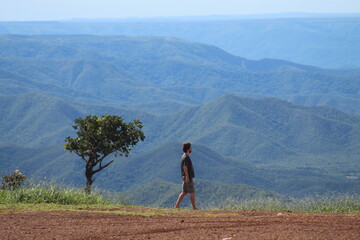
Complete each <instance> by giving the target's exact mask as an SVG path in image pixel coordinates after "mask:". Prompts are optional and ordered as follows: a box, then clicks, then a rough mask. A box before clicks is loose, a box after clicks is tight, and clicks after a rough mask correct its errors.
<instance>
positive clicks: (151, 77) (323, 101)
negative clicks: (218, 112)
mask: <svg viewBox="0 0 360 240" xmlns="http://www.w3.org/2000/svg"><path fill="white" fill-rule="evenodd" d="M0 73H1V75H0V80H1V82H0V83H1V88H0V93H1V94H8V93H9V92H10V93H12V94H19V93H26V92H36V91H38V92H43V93H46V94H50V95H53V96H57V97H66V98H67V99H74V100H76V101H79V102H86V103H96V104H103V103H105V104H107V105H114V106H124V104H126V106H127V107H128V108H132V109H139V110H142V111H147V112H153V113H154V112H155V113H160V114H163V113H171V112H177V111H179V110H181V109H184V108H186V107H188V106H195V105H199V104H203V103H205V102H207V101H209V100H213V99H216V98H218V97H220V96H223V95H226V94H237V95H241V96H250V97H266V96H273V97H277V98H281V99H284V100H288V101H291V102H294V103H298V104H305V105H329V106H332V107H336V108H338V109H340V110H343V111H347V112H352V113H359V112H360V108H359V106H360V98H359V89H360V84H359V81H360V80H359V79H360V77H359V76H360V69H352V70H326V69H321V68H316V67H311V66H306V65H300V64H296V63H292V62H287V61H282V60H273V59H264V60H259V61H253V60H248V59H245V58H242V57H237V56H234V55H231V54H229V53H227V52H225V51H223V50H221V49H219V48H217V47H214V46H209V45H204V44H199V43H194V42H186V41H183V40H179V39H174V38H157V37H147V38H139V37H136V38H131V37H118V36H113V37H99V36H24V35H2V36H0Z"/></svg>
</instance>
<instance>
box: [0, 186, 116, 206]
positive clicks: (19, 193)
mask: <svg viewBox="0 0 360 240" xmlns="http://www.w3.org/2000/svg"><path fill="white" fill-rule="evenodd" d="M17 203H30V204H39V203H54V204H62V205H67V204H73V205H79V204H110V202H109V201H107V200H105V199H104V198H103V197H102V196H101V195H100V194H98V193H93V194H86V193H85V192H84V191H83V190H81V189H78V188H71V187H66V186H60V185H56V184H51V183H37V184H34V183H32V184H29V185H27V186H25V187H19V188H16V189H13V190H0V204H5V205H9V204H17Z"/></svg>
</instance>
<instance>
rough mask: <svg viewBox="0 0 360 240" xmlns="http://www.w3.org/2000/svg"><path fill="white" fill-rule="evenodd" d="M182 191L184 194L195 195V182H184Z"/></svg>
mask: <svg viewBox="0 0 360 240" xmlns="http://www.w3.org/2000/svg"><path fill="white" fill-rule="evenodd" d="M182 191H183V192H186V193H193V192H195V188H194V182H193V181H190V182H189V183H185V181H183V185H182Z"/></svg>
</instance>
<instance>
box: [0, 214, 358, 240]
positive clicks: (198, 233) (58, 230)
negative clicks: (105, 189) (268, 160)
mask: <svg viewBox="0 0 360 240" xmlns="http://www.w3.org/2000/svg"><path fill="white" fill-rule="evenodd" d="M0 239H220V240H228V239H232V240H235V239H360V214H321V213H302V212H288V211H277V212H273V211H260V210H229V211H227V210H221V211H220V210H217V211H214V210H213V211H210V210H199V211H191V210H180V211H179V210H173V209H168V210H166V209H150V208H132V207H124V208H116V209H97V210H96V209H82V208H79V209H72V210H60V211H28V212H24V211H18V210H11V209H8V210H7V211H3V212H2V213H1V214H0Z"/></svg>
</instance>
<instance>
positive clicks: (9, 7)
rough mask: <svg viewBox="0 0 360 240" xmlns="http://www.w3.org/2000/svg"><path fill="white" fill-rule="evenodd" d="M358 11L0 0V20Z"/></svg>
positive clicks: (273, 3)
mask: <svg viewBox="0 0 360 240" xmlns="http://www.w3.org/2000/svg"><path fill="white" fill-rule="evenodd" d="M286 12H305V13H360V0H268V1H266V0H0V21H31V20H32V21H39V20H67V19H73V18H92V19H96V18H127V17H169V16H203V15H248V14H267V13H286Z"/></svg>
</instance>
